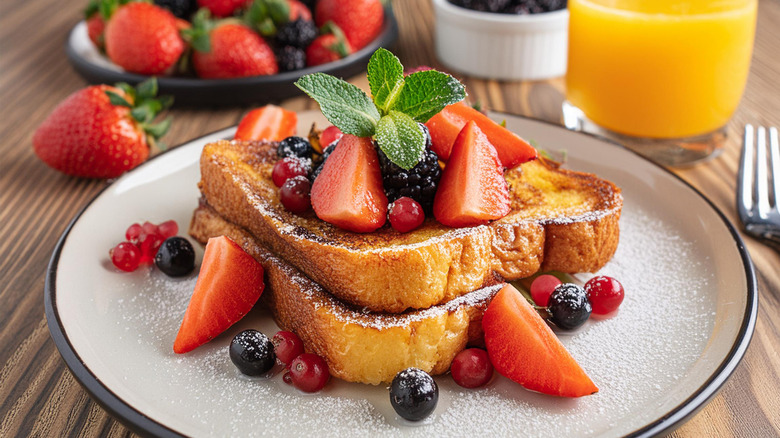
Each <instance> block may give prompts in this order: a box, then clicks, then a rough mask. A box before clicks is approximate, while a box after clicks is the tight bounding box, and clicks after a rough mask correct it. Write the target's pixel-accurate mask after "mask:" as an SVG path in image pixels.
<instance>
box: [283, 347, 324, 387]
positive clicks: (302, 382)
mask: <svg viewBox="0 0 780 438" xmlns="http://www.w3.org/2000/svg"><path fill="white" fill-rule="evenodd" d="M290 377H291V378H292V384H293V386H295V387H296V388H298V389H300V390H301V391H303V392H317V391H319V390H321V389H322V388H324V387H325V384H326V383H328V379H330V371H328V364H327V363H325V360H324V359H323V358H321V357H320V356H317V355H316V354H312V353H303V354H301V355H299V356H298V357H296V358H295V359H293V361H292V362H291V363H290Z"/></svg>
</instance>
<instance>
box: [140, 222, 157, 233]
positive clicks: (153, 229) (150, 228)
mask: <svg viewBox="0 0 780 438" xmlns="http://www.w3.org/2000/svg"><path fill="white" fill-rule="evenodd" d="M141 230H143V232H144V233H146V234H159V229H158V228H157V225H155V224H153V223H151V222H149V221H146V222H144V224H143V225H141Z"/></svg>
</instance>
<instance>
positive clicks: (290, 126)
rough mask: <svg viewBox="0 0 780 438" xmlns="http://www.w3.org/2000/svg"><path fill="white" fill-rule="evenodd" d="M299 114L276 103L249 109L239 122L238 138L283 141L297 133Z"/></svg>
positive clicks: (236, 137)
mask: <svg viewBox="0 0 780 438" xmlns="http://www.w3.org/2000/svg"><path fill="white" fill-rule="evenodd" d="M297 126H298V115H297V114H296V113H295V112H294V111H287V110H286V109H284V108H281V107H278V106H276V105H266V106H264V107H260V108H257V109H254V110H252V111H249V112H248V113H247V115H245V116H244V118H243V119H241V122H240V123H239V124H238V130H237V131H236V135H235V136H234V138H235V139H236V140H270V141H282V140H284V139H285V138H287V137H290V136H293V135H295V128H296V127H297Z"/></svg>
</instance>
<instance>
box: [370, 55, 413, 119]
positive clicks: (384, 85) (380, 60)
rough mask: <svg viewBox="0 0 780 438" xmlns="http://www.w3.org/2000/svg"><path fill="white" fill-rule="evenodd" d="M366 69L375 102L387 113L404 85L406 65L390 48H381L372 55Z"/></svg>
mask: <svg viewBox="0 0 780 438" xmlns="http://www.w3.org/2000/svg"><path fill="white" fill-rule="evenodd" d="M366 71H367V73H368V84H369V86H370V87H371V95H372V96H373V97H374V104H376V106H377V108H379V110H380V111H382V113H383V114H387V112H388V109H389V108H390V107H392V105H393V103H394V102H395V100H396V98H397V97H398V95H399V93H400V92H401V90H402V89H403V87H404V66H403V65H401V61H400V60H398V58H397V57H396V56H395V55H393V54H392V53H390V51H389V50H386V49H383V48H379V49H377V51H376V52H374V54H373V55H371V60H369V61H368V67H367V68H366Z"/></svg>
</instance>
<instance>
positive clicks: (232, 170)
mask: <svg viewBox="0 0 780 438" xmlns="http://www.w3.org/2000/svg"><path fill="white" fill-rule="evenodd" d="M277 159H278V158H277V155H276V147H275V144H274V143H270V142H241V141H227V140H225V141H218V142H215V143H211V144H208V145H206V146H205V147H204V149H203V153H202V155H201V162H200V167H201V181H200V183H199V187H200V190H201V193H202V195H203V197H204V198H205V199H206V201H207V202H208V204H209V205H210V206H212V207H213V208H214V210H215V211H216V212H217V213H218V214H219V215H220V216H222V217H224V218H225V219H226V220H228V221H230V222H232V223H234V224H236V225H239V226H241V227H243V228H245V229H247V230H248V231H249V232H250V233H251V234H252V235H253V236H254V237H255V238H256V239H257V241H258V243H260V244H262V245H263V246H265V247H267V248H268V249H269V250H271V251H272V252H273V253H274V254H278V255H279V256H280V257H281V258H283V259H284V260H285V261H287V262H288V263H290V264H291V265H293V266H294V267H296V268H297V269H299V270H300V271H301V272H303V273H304V274H305V275H306V276H308V277H309V278H311V279H312V280H314V281H315V282H317V283H318V284H320V285H322V286H323V287H324V288H325V289H327V290H328V291H329V292H330V293H332V294H333V295H334V296H336V297H337V298H339V299H340V300H342V301H344V302H347V303H349V304H353V305H356V306H359V307H366V308H368V309H370V310H372V311H377V312H391V313H398V312H403V311H404V310H406V309H409V308H414V309H426V308H428V307H430V306H433V305H436V304H439V303H445V302H448V301H450V300H452V299H453V298H456V297H458V296H461V295H464V294H466V293H468V292H471V291H473V290H476V289H479V288H481V287H483V286H487V285H490V284H494V283H495V281H496V280H495V278H496V275H495V274H498V275H499V276H500V277H502V278H504V279H507V280H513V279H518V278H523V277H527V276H529V275H532V274H533V273H535V272H537V271H538V270H540V269H544V270H558V271H563V272H593V271H596V270H598V269H599V268H601V267H602V266H603V265H604V264H605V263H606V262H607V261H608V260H609V259H610V258H611V257H612V255H613V254H614V252H615V249H616V248H617V244H618V235H619V227H618V219H619V218H620V211H621V207H622V204H623V199H622V196H621V192H620V189H619V188H618V187H616V186H615V185H614V184H612V183H611V182H609V181H606V180H603V179H601V178H598V177H597V176H595V175H592V174H588V173H582V172H575V171H571V170H565V169H561V168H559V167H558V166H557V165H556V164H555V163H553V162H551V161H548V160H545V159H538V160H534V161H530V162H528V163H525V164H523V165H521V166H519V167H517V168H515V169H512V170H508V171H507V172H506V174H505V176H506V180H507V182H508V184H509V190H510V194H511V198H512V200H511V211H510V213H509V214H508V215H506V216H505V217H503V218H502V219H499V220H497V221H494V222H492V223H490V224H488V225H482V226H477V227H469V228H449V227H446V226H444V225H441V224H439V223H438V222H436V221H435V220H434V219H433V218H428V219H426V221H425V223H424V224H423V225H422V226H421V227H419V228H418V229H416V230H414V231H412V232H409V233H405V234H402V233H399V232H397V231H395V230H393V229H392V228H391V227H389V226H385V227H382V228H380V229H379V230H377V231H375V232H372V233H366V234H359V233H353V232H350V231H345V230H342V229H339V228H337V227H335V226H333V225H330V224H328V223H326V222H324V221H322V220H319V219H318V218H317V217H316V216H315V215H314V213H313V212H309V213H307V214H303V215H297V214H293V213H290V212H288V211H287V210H285V209H284V207H283V206H282V205H281V203H280V201H279V190H278V189H277V188H276V186H274V184H273V182H272V179H271V171H272V169H273V165H274V163H275V162H276V161H277Z"/></svg>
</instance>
